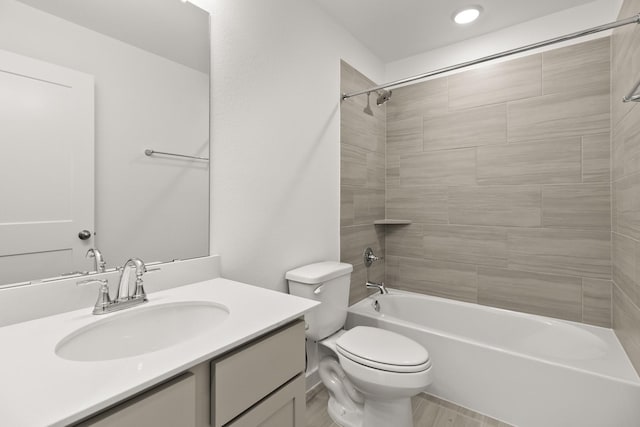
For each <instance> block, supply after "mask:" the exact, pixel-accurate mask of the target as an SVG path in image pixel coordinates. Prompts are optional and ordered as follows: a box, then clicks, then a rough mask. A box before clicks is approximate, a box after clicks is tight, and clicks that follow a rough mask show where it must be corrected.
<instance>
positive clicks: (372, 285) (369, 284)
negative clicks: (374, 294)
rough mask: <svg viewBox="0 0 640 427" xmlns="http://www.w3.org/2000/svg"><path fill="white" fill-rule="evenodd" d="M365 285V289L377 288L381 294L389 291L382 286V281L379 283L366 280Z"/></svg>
mask: <svg viewBox="0 0 640 427" xmlns="http://www.w3.org/2000/svg"><path fill="white" fill-rule="evenodd" d="M365 286H366V287H367V289H377V290H379V291H380V294H381V295H385V294H388V293H389V291H388V290H387V288H386V287H385V286H384V283H382V282H380V283H375V282H367V284H366V285H365Z"/></svg>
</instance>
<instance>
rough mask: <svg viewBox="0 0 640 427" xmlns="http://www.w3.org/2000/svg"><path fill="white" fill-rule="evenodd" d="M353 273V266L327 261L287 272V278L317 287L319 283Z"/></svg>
mask: <svg viewBox="0 0 640 427" xmlns="http://www.w3.org/2000/svg"><path fill="white" fill-rule="evenodd" d="M352 271H353V266H352V265H351V264H347V263H344V262H338V261H325V262H317V263H315V264H309V265H305V266H302V267H299V268H296V269H294V270H290V271H287V274H286V275H285V278H286V279H287V280H292V281H294V282H300V283H306V284H309V285H317V284H318V283H322V282H326V281H327V280H331V279H335V278H336V277H340V276H344V275H345V274H350V273H351V272H352Z"/></svg>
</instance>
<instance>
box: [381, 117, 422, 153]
mask: <svg viewBox="0 0 640 427" xmlns="http://www.w3.org/2000/svg"><path fill="white" fill-rule="evenodd" d="M422 122H423V118H422V114H421V113H419V112H416V113H407V114H406V116H403V118H402V119H397V120H387V156H391V155H394V154H409V153H420V152H421V151H422Z"/></svg>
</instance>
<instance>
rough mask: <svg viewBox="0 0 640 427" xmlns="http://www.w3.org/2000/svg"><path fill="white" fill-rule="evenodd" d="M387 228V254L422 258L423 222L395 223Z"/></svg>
mask: <svg viewBox="0 0 640 427" xmlns="http://www.w3.org/2000/svg"><path fill="white" fill-rule="evenodd" d="M381 228H384V229H385V237H386V238H385V243H386V250H387V254H389V255H395V256H404V257H413V258H420V257H422V254H423V253H424V242H423V238H422V236H423V234H422V225H421V224H410V225H394V226H385V227H381Z"/></svg>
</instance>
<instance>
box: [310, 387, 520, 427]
mask: <svg viewBox="0 0 640 427" xmlns="http://www.w3.org/2000/svg"><path fill="white" fill-rule="evenodd" d="M328 400H329V394H328V393H327V390H326V389H325V388H324V387H318V389H317V390H313V391H311V392H310V393H309V395H308V396H307V412H306V415H307V427H340V426H339V425H338V424H336V423H334V422H333V420H331V417H329V414H328V413H327V401H328ZM412 406H413V423H414V425H415V427H511V426H510V425H509V424H505V423H503V422H500V421H497V420H494V419H493V418H489V417H487V416H486V415H481V414H478V413H476V412H473V411H471V410H469V409H465V408H462V407H460V406H457V405H454V404H452V403H449V402H446V401H444V400H440V399H438V398H436V397H433V396H429V395H427V394H420V395H418V396H416V397H414V398H413V400H412ZM390 427H392V426H390Z"/></svg>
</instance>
